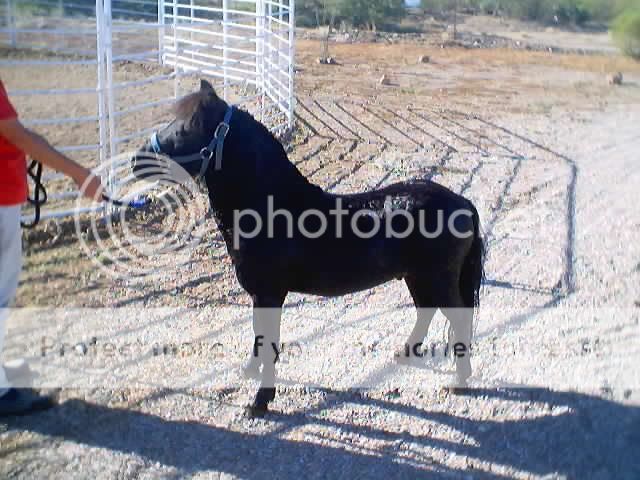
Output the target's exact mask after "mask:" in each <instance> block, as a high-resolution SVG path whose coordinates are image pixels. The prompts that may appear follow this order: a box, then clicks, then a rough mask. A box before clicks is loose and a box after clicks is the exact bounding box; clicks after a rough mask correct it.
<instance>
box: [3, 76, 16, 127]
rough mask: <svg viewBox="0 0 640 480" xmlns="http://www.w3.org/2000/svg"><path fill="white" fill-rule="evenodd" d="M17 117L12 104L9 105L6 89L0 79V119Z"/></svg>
mask: <svg viewBox="0 0 640 480" xmlns="http://www.w3.org/2000/svg"><path fill="white" fill-rule="evenodd" d="M17 117H18V114H17V113H16V110H15V108H13V105H11V102H10V101H9V96H8V95H7V91H6V90H5V89H4V84H3V83H2V80H0V120H9V119H11V118H17Z"/></svg>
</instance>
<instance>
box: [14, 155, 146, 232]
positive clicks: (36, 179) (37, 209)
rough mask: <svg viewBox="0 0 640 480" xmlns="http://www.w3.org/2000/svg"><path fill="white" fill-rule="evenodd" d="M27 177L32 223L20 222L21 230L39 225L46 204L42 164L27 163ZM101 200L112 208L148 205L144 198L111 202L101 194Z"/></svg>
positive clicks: (33, 161) (46, 197) (46, 196)
mask: <svg viewBox="0 0 640 480" xmlns="http://www.w3.org/2000/svg"><path fill="white" fill-rule="evenodd" d="M27 175H28V176H29V178H31V181H32V182H33V198H32V197H28V198H27V202H29V204H31V205H32V206H33V209H34V215H33V221H31V222H22V221H21V222H20V225H21V226H22V228H27V229H33V228H35V227H36V226H37V225H38V224H39V223H40V215H41V210H42V205H44V204H45V203H47V199H48V195H47V189H46V188H45V187H44V185H43V183H42V164H41V163H40V162H38V161H37V160H31V163H29V167H28V168H27ZM102 200H103V201H105V202H106V203H109V204H111V205H113V206H114V207H120V208H122V207H124V208H126V207H130V208H135V209H140V208H144V207H145V206H146V205H147V204H148V199H147V198H146V197H143V198H138V199H135V200H133V201H130V202H122V201H119V200H113V199H112V198H111V197H109V196H108V195H105V194H103V195H102Z"/></svg>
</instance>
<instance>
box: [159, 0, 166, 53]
mask: <svg viewBox="0 0 640 480" xmlns="http://www.w3.org/2000/svg"><path fill="white" fill-rule="evenodd" d="M164 33H165V32H164V0H158V63H159V64H160V65H164Z"/></svg>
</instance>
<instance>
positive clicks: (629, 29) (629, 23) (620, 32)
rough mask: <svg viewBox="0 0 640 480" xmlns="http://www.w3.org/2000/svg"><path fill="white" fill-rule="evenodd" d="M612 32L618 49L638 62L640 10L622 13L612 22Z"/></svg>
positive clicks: (639, 56) (639, 57) (639, 50)
mask: <svg viewBox="0 0 640 480" xmlns="http://www.w3.org/2000/svg"><path fill="white" fill-rule="evenodd" d="M612 31H613V37H614V39H615V41H616V43H617V44H618V46H619V47H620V49H621V50H622V51H623V52H624V53H625V54H627V55H629V56H631V57H633V58H635V59H638V60H640V9H629V10H625V11H624V12H622V13H621V14H620V15H619V16H618V17H617V18H616V19H615V21H614V22H613V26H612Z"/></svg>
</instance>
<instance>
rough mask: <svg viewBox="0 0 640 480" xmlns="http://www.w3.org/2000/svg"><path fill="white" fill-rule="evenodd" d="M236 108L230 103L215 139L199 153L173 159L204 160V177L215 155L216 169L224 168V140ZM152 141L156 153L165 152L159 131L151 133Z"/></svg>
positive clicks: (202, 172) (201, 168) (201, 174)
mask: <svg viewBox="0 0 640 480" xmlns="http://www.w3.org/2000/svg"><path fill="white" fill-rule="evenodd" d="M234 108H235V107H234V106H233V105H229V107H228V108H227V111H226V113H225V114H224V119H223V120H222V123H220V124H219V125H218V127H217V128H216V131H215V134H214V135H213V139H212V140H211V142H210V143H209V145H207V146H206V147H204V148H203V149H202V150H200V152H199V153H194V154H191V155H184V156H181V157H171V160H173V161H174V162H176V163H193V162H202V165H201V166H200V173H199V175H200V176H201V177H204V175H205V173H207V170H208V168H209V163H211V159H212V158H213V156H214V155H215V157H216V163H215V170H216V171H220V170H222V157H223V154H224V141H225V140H226V138H227V135H228V134H229V130H230V129H231V127H230V123H231V117H232V116H233V110H234ZM150 143H151V149H152V150H153V152H154V153H155V154H156V155H162V154H163V152H162V147H160V142H159V141H158V133H157V132H154V133H153V134H152V135H151V139H150Z"/></svg>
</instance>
